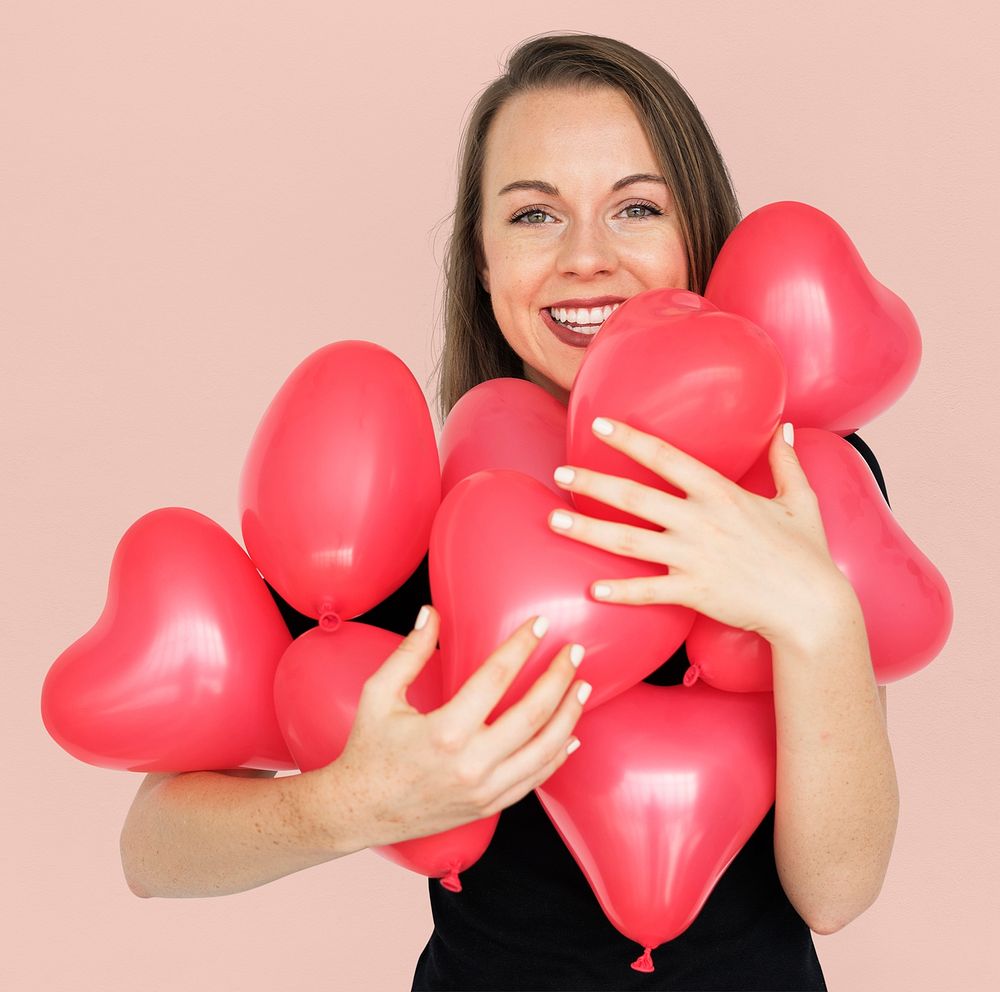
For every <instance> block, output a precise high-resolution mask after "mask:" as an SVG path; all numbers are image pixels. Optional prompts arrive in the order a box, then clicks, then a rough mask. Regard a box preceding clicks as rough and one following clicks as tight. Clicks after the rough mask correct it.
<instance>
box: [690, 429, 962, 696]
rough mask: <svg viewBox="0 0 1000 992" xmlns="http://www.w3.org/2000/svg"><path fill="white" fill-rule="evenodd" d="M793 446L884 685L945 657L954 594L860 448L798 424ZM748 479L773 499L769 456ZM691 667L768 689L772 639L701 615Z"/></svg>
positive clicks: (715, 681)
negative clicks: (896, 512)
mask: <svg viewBox="0 0 1000 992" xmlns="http://www.w3.org/2000/svg"><path fill="white" fill-rule="evenodd" d="M795 451H796V454H797V455H798V459H799V462H800V464H801V465H802V468H803V471H804V472H805V474H806V478H807V479H808V481H809V485H810V486H811V487H812V489H813V491H814V492H815V493H816V498H817V499H818V501H819V509H820V515H821V517H822V518H823V530H824V532H825V533H826V539H827V544H828V545H829V548H830V556H831V557H832V558H833V560H834V562H835V563H836V565H837V567H838V568H839V569H840V571H841V572H843V573H844V575H845V576H846V578H847V580H848V581H849V582H850V583H851V586H852V587H853V589H854V592H855V594H856V595H857V597H858V602H859V603H860V604H861V610H862V612H863V614H864V618H865V628H866V630H867V632H868V644H869V647H870V649H871V659H872V667H873V669H874V671H875V678H876V680H877V681H878V682H879V684H882V685H884V684H886V683H888V682H896V681H898V680H899V679H902V678H905V677H906V676H908V675H912V674H913V673H914V672H917V671H919V670H920V669H921V668H923V667H924V666H925V665H928V664H930V662H931V661H932V660H933V659H934V658H935V657H936V656H937V655H938V653H939V652H940V651H941V648H942V647H944V644H945V642H946V641H947V640H948V635H949V633H950V632H951V627H952V621H953V615H954V614H953V608H952V600H951V592H950V591H949V589H948V585H947V583H946V582H945V580H944V577H943V576H942V575H941V573H940V572H939V571H938V570H937V569H936V568H935V567H934V565H933V564H932V563H931V561H930V560H929V559H928V558H927V557H926V555H924V553H923V552H922V551H921V550H920V549H919V548H918V547H917V546H916V545H915V544H914V543H913V542H912V541H911V540H910V539H909V538H908V537H907V536H906V534H905V532H904V531H903V528H902V527H901V526H900V525H899V523H898V521H897V520H896V518H895V516H894V515H893V513H892V511H891V510H890V509H889V507H888V506H887V505H886V503H885V500H884V499H883V498H882V493H881V492H880V491H879V488H878V483H876V481H875V477H874V476H873V475H872V473H871V470H870V469H869V468H868V465H867V463H866V462H865V460H864V458H863V457H862V456H861V455H860V454H859V453H858V452H857V451H856V450H855V448H854V446H853V445H852V444H851V443H850V442H849V441H845V440H844V439H843V438H841V437H839V436H838V435H836V434H833V433H831V432H829V431H822V430H817V429H815V428H808V427H805V428H801V429H799V430H796V431H795ZM740 485H742V486H743V487H744V488H745V489H748V490H749V491H750V492H754V493H757V495H759V496H765V497H767V498H768V499H772V498H773V497H774V495H775V486H774V478H773V476H772V474H771V469H770V466H769V464H768V461H767V458H766V457H764V458H762V459H761V460H760V461H758V462H757V464H756V465H754V467H753V468H752V469H751V471H750V472H748V473H747V475H746V476H745V477H744V478H743V479H741V480H740ZM686 648H687V654H688V658H689V660H690V661H691V665H692V668H691V669H690V670H689V672H688V676H689V678H688V682H690V681H692V680H693V679H695V678H699V677H700V678H702V679H704V680H705V681H706V682H708V683H709V684H710V685H713V686H716V687H717V688H720V689H728V690H731V691H738V692H758V691H765V690H767V691H769V690H770V689H771V688H772V685H773V683H772V679H771V646H770V644H768V642H767V641H766V640H764V639H763V638H761V637H760V636H758V635H757V634H754V633H752V632H750V631H745V630H736V629H734V628H732V627H729V626H727V625H725V624H721V623H719V622H718V621H716V620H714V619H710V618H708V617H704V616H700V615H699V616H698V617H697V618H696V620H695V623H694V625H693V627H692V628H691V632H690V633H689V634H688V638H687V642H686Z"/></svg>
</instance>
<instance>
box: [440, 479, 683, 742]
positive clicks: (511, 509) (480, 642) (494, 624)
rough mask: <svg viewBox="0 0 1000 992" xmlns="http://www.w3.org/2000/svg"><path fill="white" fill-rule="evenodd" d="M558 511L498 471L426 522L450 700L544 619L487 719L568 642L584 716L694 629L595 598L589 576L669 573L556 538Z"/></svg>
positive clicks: (646, 609) (526, 484) (459, 490)
mask: <svg viewBox="0 0 1000 992" xmlns="http://www.w3.org/2000/svg"><path fill="white" fill-rule="evenodd" d="M559 505H562V504H560V503H559V501H558V500H557V499H556V497H555V496H554V495H553V494H552V492H551V491H550V490H548V489H547V488H546V487H545V486H543V485H542V484H541V483H540V482H538V481H536V480H535V479H531V478H529V477H528V476H526V475H523V474H522V473H520V472H514V471H511V470H509V469H496V470H493V471H485V472H477V473H476V474H475V475H471V476H469V477H467V478H466V479H463V480H462V481H461V482H460V483H459V484H458V485H457V486H455V488H454V489H453V490H452V491H451V492H450V493H449V494H448V495H447V496H446V497H445V499H444V501H443V502H442V504H441V509H440V511H439V512H438V515H437V517H436V518H435V520H434V528H433V530H432V531H431V547H430V556H429V572H430V583H431V594H432V599H433V602H434V605H435V606H436V607H437V609H438V611H439V613H440V614H441V653H442V663H443V670H444V694H445V698H446V699H450V698H451V697H452V696H453V695H454V693H455V692H456V691H457V690H458V689H459V688H460V687H461V686H462V685H463V684H464V682H465V680H466V679H467V678H468V677H469V675H471V674H472V672H473V671H475V670H476V669H477V668H479V666H480V665H481V664H482V663H483V662H484V661H485V660H486V658H487V657H488V656H489V655H490V654H492V652H493V651H494V650H495V649H496V648H497V647H498V646H499V645H500V643H501V642H502V641H505V640H506V639H507V638H508V637H509V636H510V635H511V634H512V633H513V632H514V630H515V629H516V628H517V627H519V626H521V624H523V623H524V622H525V621H526V620H527V619H528V618H529V617H530V616H532V615H534V614H542V615H544V616H546V617H548V618H549V621H550V626H549V631H548V633H547V634H546V635H545V637H544V638H543V640H542V642H541V643H540V644H539V646H538V647H537V648H536V650H535V652H534V654H533V655H532V656H531V658H529V659H528V661H527V662H525V664H524V666H523V667H522V668H521V670H520V671H519V672H518V674H517V676H516V677H515V679H514V681H513V682H512V683H511V685H510V686H509V687H508V689H507V691H506V693H504V696H503V698H502V699H501V700H500V702H499V703H498V704H497V706H496V707H495V708H494V710H493V713H492V714H491V716H490V718H489V719H490V721H491V722H492V719H495V718H496V717H498V716H499V715H500V714H501V713H502V712H504V711H505V710H506V709H507V708H508V707H510V706H511V705H513V704H514V703H515V702H517V701H518V700H519V699H520V698H521V697H522V696H523V695H524V693H525V691H526V690H527V689H528V688H529V687H530V686H531V685H532V683H533V682H534V681H535V679H536V678H537V677H538V676H539V675H540V674H541V673H542V671H544V669H545V668H546V667H548V665H549V664H550V662H551V661H552V658H553V657H554V656H555V654H556V653H557V652H558V651H559V650H560V649H561V648H562V647H563V646H564V645H565V644H566V643H567V642H570V641H578V642H579V643H581V644H583V645H584V647H585V648H586V649H587V654H586V657H585V658H584V660H583V663H582V665H581V666H580V677H581V678H584V679H586V680H587V681H588V682H590V683H591V684H592V686H593V693H592V695H591V697H590V699H589V700H588V702H587V706H588V708H589V707H594V706H598V705H599V704H600V703H602V702H603V701H604V700H606V699H610V698H611V697H612V696H614V695H616V694H617V693H619V692H623V691H624V690H625V689H627V688H628V687H629V686H631V685H634V684H635V683H636V682H639V681H640V680H641V679H643V678H645V676H647V675H648V674H649V673H650V672H652V671H654V670H655V669H656V668H658V667H659V666H660V665H661V664H662V663H663V660H664V659H665V658H667V657H669V656H670V655H672V654H673V653H674V651H675V650H676V649H677V648H678V647H679V646H680V644H681V642H682V641H683V640H684V637H685V635H686V634H687V632H688V630H690V627H691V622H692V619H693V612H692V611H691V610H690V609H688V608H686V607H682V606H676V605H672V604H662V605H661V604H651V605H646V606H642V607H636V606H628V605H625V604H622V603H605V602H600V601H599V600H595V599H592V598H591V596H590V585H591V583H593V582H595V581H596V580H597V579H601V578H606V579H616V578H627V577H632V576H642V575H662V574H664V571H665V570H664V568H663V566H662V565H657V564H651V563H650V562H643V561H639V560H637V559H634V558H624V557H622V556H620V555H615V554H612V553H611V552H608V551H604V550H603V549H601V548H596V547H594V546H593V545H589V544H584V543H582V542H577V541H571V540H569V539H567V538H565V537H563V536H562V535H559V534H555V533H553V532H552V531H551V530H550V529H549V526H548V524H547V522H546V521H547V518H548V514H549V512H550V511H551V510H552V509H553V508H555V507H557V506H559Z"/></svg>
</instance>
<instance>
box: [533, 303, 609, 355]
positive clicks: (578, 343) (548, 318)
mask: <svg viewBox="0 0 1000 992" xmlns="http://www.w3.org/2000/svg"><path fill="white" fill-rule="evenodd" d="M541 313H542V322H543V323H544V324H545V326H546V327H548V329H549V330H550V331H551V332H552V333H553V334H554V335H555V336H556V337H557V338H559V340H560V341H562V343H563V344H568V345H569V346H570V347H571V348H586V347H587V345H588V344H590V342H591V341H593V340H594V338H595V337H597V332H596V331H595V332H594V333H593V334H579V333H577V332H576V331H573V330H570V328H568V327H564V326H563V325H562V324H560V323H559V321H557V320H554V319H553V317H552V314H550V313H549V311H548V309H547V308H546V309H545V310H542V312H541Z"/></svg>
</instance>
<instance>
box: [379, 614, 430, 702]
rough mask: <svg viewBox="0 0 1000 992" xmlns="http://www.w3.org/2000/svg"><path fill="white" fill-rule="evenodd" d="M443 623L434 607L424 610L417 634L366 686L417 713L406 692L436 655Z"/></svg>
mask: <svg viewBox="0 0 1000 992" xmlns="http://www.w3.org/2000/svg"><path fill="white" fill-rule="evenodd" d="M421 620H423V621H424V626H423V628H422V629H418V628H417V626H416V624H417V623H420V622H421ZM440 622H441V616H440V614H439V613H438V611H437V610H436V609H434V607H433V606H431V605H430V604H427V605H425V606H422V607H421V608H420V611H419V612H418V613H417V619H416V621H415V623H414V628H413V630H411V631H410V632H409V634H407V635H406V637H404V638H403V640H402V641H400V642H399V646H398V647H397V648H396V650H395V651H393V652H392V654H390V655H389V657H388V658H386V660H385V661H384V662H382V664H381V665H380V666H379V667H378V668H377V669H376V670H375V671H374V672H373V673H372V674H371V675H370V676H369V677H368V679H367V680H366V682H365V686H366V687H368V686H370V687H371V689H372V690H374V691H375V693H376V695H378V696H382V695H387V696H388V698H390V699H391V700H392V701H393V702H394V703H401V704H402V705H404V706H406V708H407V709H413V707H412V706H411V705H410V704H409V702H408V701H407V699H406V690H407V689H408V688H409V686H410V685H411V684H412V683H413V681H414V680H415V679H416V678H417V676H418V675H419V674H420V672H421V671H422V669H423V667H424V665H426V664H427V662H428V661H429V660H430V657H431V655H433V653H434V649H435V648H436V647H437V641H438V628H439V626H440Z"/></svg>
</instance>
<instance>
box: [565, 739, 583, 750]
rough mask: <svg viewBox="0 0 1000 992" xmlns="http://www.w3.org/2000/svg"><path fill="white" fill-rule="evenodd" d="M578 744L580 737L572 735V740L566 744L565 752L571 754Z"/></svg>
mask: <svg viewBox="0 0 1000 992" xmlns="http://www.w3.org/2000/svg"><path fill="white" fill-rule="evenodd" d="M579 746H580V738H579V737H574V738H573V740H571V741H570V742H569V743H568V744H567V745H566V753H567V754H572V753H573V752H574V751H575V750H576V749H577V748H578V747H579Z"/></svg>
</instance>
